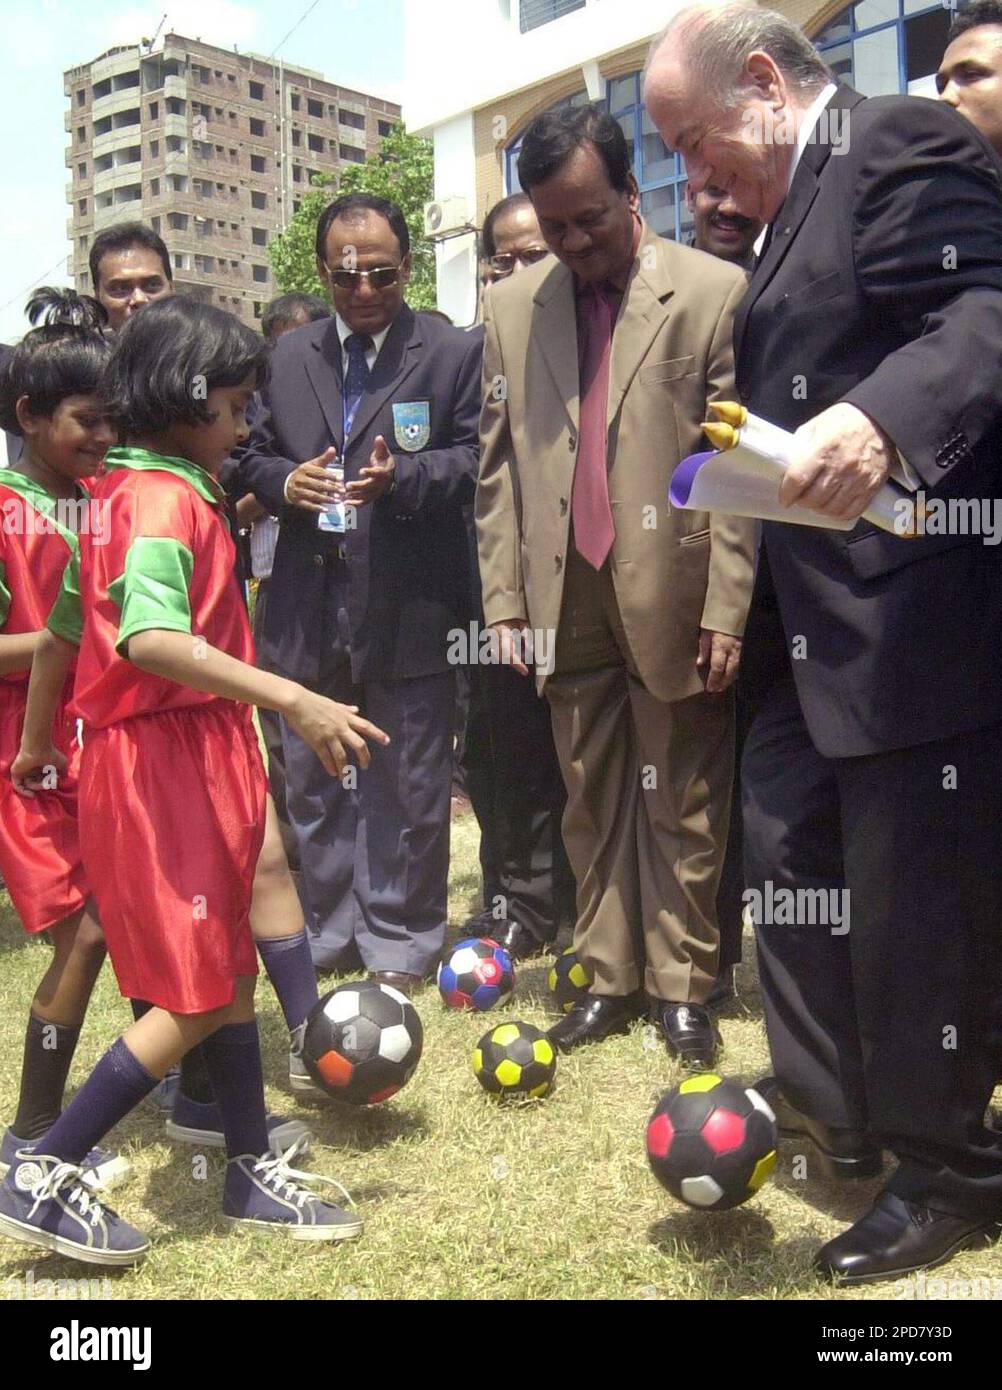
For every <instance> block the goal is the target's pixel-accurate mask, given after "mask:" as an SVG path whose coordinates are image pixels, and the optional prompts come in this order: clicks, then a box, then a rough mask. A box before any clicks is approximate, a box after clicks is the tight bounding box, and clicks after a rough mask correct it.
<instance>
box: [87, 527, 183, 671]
mask: <svg viewBox="0 0 1002 1390" xmlns="http://www.w3.org/2000/svg"><path fill="white" fill-rule="evenodd" d="M194 563H195V562H194V559H193V557H192V553H191V551H190V550H189V549H188V547H187V546H186V545H182V544H181V542H180V541H177V540H173V539H171V537H169V536H160V537H158V536H139V537H137V538H136V540H134V541H133V542H132V544H131V545H130V546H129V553H128V554H127V555H126V557H125V573H124V574H122V575H120V576H119V578H118V579H116V580H115V581H114V583H112V584H109V586H108V593H109V594H110V596H111V597H112V599H113V600H114V601H115V603H116V604H117V605H118V609H119V612H120V613H121V615H122V617H121V621H120V623H119V625H118V640H117V641H116V643H115V649H116V651H119V652H122V650H123V648H124V646H125V643H126V642H128V640H129V638H130V637H134V636H135V634H136V633H137V632H148V631H150V630H151V629H161V630H164V629H165V630H167V631H168V632H190V631H191V604H190V602H189V600H188V585H189V584H190V583H191V572H192V569H193V568H194Z"/></svg>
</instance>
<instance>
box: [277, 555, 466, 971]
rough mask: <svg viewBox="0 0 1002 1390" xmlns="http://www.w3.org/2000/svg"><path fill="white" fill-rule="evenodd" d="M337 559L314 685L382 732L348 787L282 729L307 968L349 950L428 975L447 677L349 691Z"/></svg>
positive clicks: (442, 853)
mask: <svg viewBox="0 0 1002 1390" xmlns="http://www.w3.org/2000/svg"><path fill="white" fill-rule="evenodd" d="M342 566H343V561H341V562H335V563H334V564H333V565H332V567H331V569H332V573H331V574H330V576H329V583H328V595H327V597H328V605H327V607H328V617H329V621H328V622H327V625H326V631H325V634H324V638H325V640H324V647H325V660H324V665H323V668H322V670H321V672H320V679H319V681H318V683H317V685H316V687H315V688H316V689H317V690H318V691H319V692H320V693H321V694H323V695H326V696H328V697H329V698H330V699H332V700H339V701H341V702H342V703H343V704H356V705H358V706H359V709H360V711H361V713H362V714H363V716H364V717H365V718H367V719H370V720H371V721H372V722H373V723H374V724H375V725H376V726H377V727H378V728H381V729H383V730H384V731H385V732H386V733H388V734H389V736H390V743H389V744H388V745H387V746H386V747H385V748H384V747H380V746H379V745H370V753H371V762H370V765H369V767H368V768H366V769H365V770H364V771H363V770H361V769H358V768H355V767H354V766H353V767H352V768H351V769H350V772H351V773H352V774H353V775H351V776H349V777H346V778H344V779H338V778H336V777H331V776H330V774H329V773H327V772H325V770H324V768H323V765H322V764H321V762H320V760H319V758H317V756H316V754H315V753H314V752H313V750H312V749H311V748H310V747H309V745H308V744H306V743H304V742H303V740H302V739H301V738H300V737H299V736H298V734H296V733H295V732H294V731H293V730H292V729H291V728H289V726H288V724H286V723H285V721H283V724H282V738H283V741H284V746H285V758H286V775H287V779H288V781H287V797H288V807H289V818H290V820H291V822H292V825H293V827H294V829H295V832H296V838H297V841H298V844H299V857H300V866H301V869H300V885H299V886H300V896H301V898H302V899H303V903H304V908H305V912H306V923H307V930H308V932H309V935H310V949H311V952H312V954H313V963H314V965H316V967H317V969H319V970H329V969H333V968H334V967H335V966H338V965H340V964H342V963H346V961H347V960H349V959H350V952H351V948H352V945H353V943H354V945H355V946H356V947H357V949H358V952H359V954H360V955H361V958H362V961H363V963H364V964H365V966H366V967H367V968H368V969H369V970H394V971H405V972H406V973H408V974H413V975H424V974H426V973H427V972H428V971H429V970H430V969H431V968H432V966H433V965H434V964H435V962H436V960H437V959H438V956H439V954H440V953H441V950H442V945H443V942H444V939H445V926H446V920H447V916H448V902H447V897H448V879H449V824H450V821H449V811H450V792H451V782H452V745H453V737H454V730H455V702H456V695H455V677H454V674H453V672H451V671H449V672H445V673H441V674H435V675H430V676H415V677H411V678H407V679H402V680H371V681H366V682H364V684H362V685H354V684H353V683H352V677H351V664H350V659H349V651H348V643H347V631H348V624H347V613H346V611H345V608H344V602H345V582H344V575H343V573H342Z"/></svg>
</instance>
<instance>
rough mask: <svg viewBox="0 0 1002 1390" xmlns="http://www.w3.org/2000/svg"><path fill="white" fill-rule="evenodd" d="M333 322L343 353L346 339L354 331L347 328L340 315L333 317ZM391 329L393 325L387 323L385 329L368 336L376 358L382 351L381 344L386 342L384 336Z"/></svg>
mask: <svg viewBox="0 0 1002 1390" xmlns="http://www.w3.org/2000/svg"><path fill="white" fill-rule="evenodd" d="M334 322H335V323H336V324H337V336H338V339H339V340H340V343H341V351H342V352H344V351H346V349H345V343H346V342H347V341H348V339H349V338H350V337H351V335H352V334H353V333H354V331H355V330H354V328H349V327H348V325H347V324H346V323H345V321H344V319H343V318H342V317H341V315H340V314H335V315H334ZM392 327H393V324H392V323H388V324H387V325H386V327H385V328H381V329H380V330H379V332H378V333H370V334H369V337H370V338H371V339H372V342H373V346H374V347H375V349H376V356H377V357H378V356H379V354H380V351H381V350H382V346H383V344H384V343H385V342H386V335H387V333H389V331H390V329H391V328H392Z"/></svg>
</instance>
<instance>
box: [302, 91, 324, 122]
mask: <svg viewBox="0 0 1002 1390" xmlns="http://www.w3.org/2000/svg"><path fill="white" fill-rule="evenodd" d="M306 113H307V115H309V116H313V117H315V118H316V119H317V120H321V119H322V118H323V114H324V104H323V102H322V101H314V100H313V99H312V97H308V98H307V101H306Z"/></svg>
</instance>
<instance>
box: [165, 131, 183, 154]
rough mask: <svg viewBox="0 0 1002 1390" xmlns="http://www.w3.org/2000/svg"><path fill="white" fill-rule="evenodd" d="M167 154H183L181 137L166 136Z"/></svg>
mask: <svg viewBox="0 0 1002 1390" xmlns="http://www.w3.org/2000/svg"><path fill="white" fill-rule="evenodd" d="M167 153H168V154H184V138H183V136H181V135H168V136H167Z"/></svg>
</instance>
